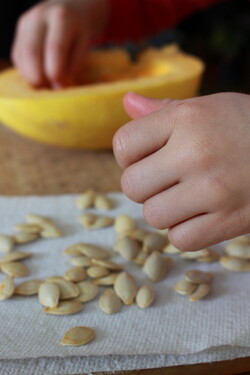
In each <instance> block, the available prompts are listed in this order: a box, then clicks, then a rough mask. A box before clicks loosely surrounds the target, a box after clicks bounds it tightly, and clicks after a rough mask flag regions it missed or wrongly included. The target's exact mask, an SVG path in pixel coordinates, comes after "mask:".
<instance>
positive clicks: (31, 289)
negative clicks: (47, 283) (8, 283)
mask: <svg viewBox="0 0 250 375" xmlns="http://www.w3.org/2000/svg"><path fill="white" fill-rule="evenodd" d="M42 283H43V281H41V280H28V281H24V282H23V283H21V284H19V285H17V286H16V288H15V294H19V295H21V296H32V295H34V294H37V293H38V290H39V288H40V285H41V284H42Z"/></svg>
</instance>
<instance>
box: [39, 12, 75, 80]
mask: <svg viewBox="0 0 250 375" xmlns="http://www.w3.org/2000/svg"><path fill="white" fill-rule="evenodd" d="M64 11H65V10H64V9H63V8H62V9H61V8H60V7H59V8H57V7H55V8H54V9H53V12H52V11H51V12H50V13H49V16H48V20H47V25H48V26H47V30H48V31H47V35H46V40H45V47H44V66H45V73H46V76H47V78H48V80H49V81H50V82H51V84H52V86H53V85H62V86H64V85H67V84H68V77H67V71H68V66H69V62H70V53H71V48H72V46H73V43H74V40H75V38H76V35H77V33H76V29H75V24H74V19H73V18H72V17H71V16H70V15H67V13H66V14H64V13H61V12H64Z"/></svg>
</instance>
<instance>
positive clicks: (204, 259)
mask: <svg viewBox="0 0 250 375" xmlns="http://www.w3.org/2000/svg"><path fill="white" fill-rule="evenodd" d="M207 250H208V254H207V255H206V256H201V257H198V258H197V259H196V260H197V261H198V262H200V263H211V262H217V261H218V260H219V259H220V254H219V253H217V252H216V251H214V250H212V249H207Z"/></svg>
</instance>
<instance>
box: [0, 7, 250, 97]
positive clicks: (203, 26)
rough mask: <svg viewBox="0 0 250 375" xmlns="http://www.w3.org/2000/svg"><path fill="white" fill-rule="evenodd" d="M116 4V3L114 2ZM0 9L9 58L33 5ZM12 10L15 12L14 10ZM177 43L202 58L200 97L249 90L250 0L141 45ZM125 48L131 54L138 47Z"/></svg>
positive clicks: (0, 41)
mask: <svg viewBox="0 0 250 375" xmlns="http://www.w3.org/2000/svg"><path fill="white" fill-rule="evenodd" d="M117 1H119V0H117ZM4 3H5V4H3V5H1V7H0V8H2V9H1V12H0V59H2V60H7V59H9V54H10V46H11V43H12V40H13V36H14V29H15V24H16V20H17V18H18V15H20V14H21V13H23V12H24V11H25V10H26V9H28V8H30V7H31V6H32V5H34V3H35V1H34V0H33V1H32V0H22V1H20V0H15V1H14V2H13V1H11V2H10V4H9V5H8V4H6V1H4ZM14 8H15V13H14V12H13V9H14ZM170 42H177V43H179V44H180V46H181V47H182V49H183V50H184V51H186V52H188V53H192V54H194V55H197V56H199V57H201V58H202V59H203V60H204V61H205V62H206V72H205V77H204V81H203V85H202V87H201V94H210V93H214V92H218V91H239V92H245V93H249V91H250V1H249V0H227V1H224V2H222V3H221V4H218V5H215V6H212V7H210V8H208V9H206V10H205V11H201V12H199V13H196V14H195V15H193V16H191V17H189V18H188V19H186V20H185V21H184V22H182V23H180V24H179V25H178V26H177V27H176V28H173V29H170V30H167V31H165V32H163V33H161V34H159V35H156V36H154V37H152V38H150V39H149V40H147V41H145V43H143V44H144V45H148V44H152V45H155V46H161V45H164V44H166V43H170ZM126 47H127V48H128V49H129V50H130V52H131V54H132V55H133V54H136V52H137V50H138V48H139V49H140V48H142V45H140V46H139V47H138V46H137V45H133V44H127V45H126Z"/></svg>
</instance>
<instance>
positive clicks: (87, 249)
mask: <svg viewBox="0 0 250 375" xmlns="http://www.w3.org/2000/svg"><path fill="white" fill-rule="evenodd" d="M78 249H79V250H80V251H81V253H82V254H83V255H85V256H86V257H89V258H98V259H106V258H110V257H111V254H110V252H109V251H107V250H105V249H103V248H101V247H99V246H96V245H92V244H89V243H82V244H78Z"/></svg>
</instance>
